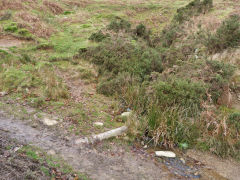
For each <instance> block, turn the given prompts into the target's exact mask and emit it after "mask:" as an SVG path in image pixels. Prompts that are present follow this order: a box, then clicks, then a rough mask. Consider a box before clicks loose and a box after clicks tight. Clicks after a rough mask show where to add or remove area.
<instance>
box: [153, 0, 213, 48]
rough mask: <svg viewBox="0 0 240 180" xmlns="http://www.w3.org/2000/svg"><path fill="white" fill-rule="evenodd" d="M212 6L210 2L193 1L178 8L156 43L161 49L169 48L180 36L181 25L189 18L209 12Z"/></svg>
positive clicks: (207, 0)
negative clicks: (159, 44)
mask: <svg viewBox="0 0 240 180" xmlns="http://www.w3.org/2000/svg"><path fill="white" fill-rule="evenodd" d="M212 6H213V2H212V0H203V1H201V0H193V1H191V2H190V3H189V4H187V5H186V6H184V7H182V8H179V9H178V10H177V13H176V14H175V16H174V17H173V19H172V21H171V23H170V25H168V26H167V27H165V28H164V29H163V31H162V34H161V36H160V38H159V40H156V41H157V42H159V41H160V42H161V44H162V46H163V47H170V46H171V45H172V44H173V42H175V40H176V39H177V38H178V36H179V35H180V34H182V27H181V25H182V23H183V22H184V21H187V20H189V19H190V18H191V17H193V16H196V15H199V14H201V13H205V12H206V11H209V10H210V9H211V8H212Z"/></svg>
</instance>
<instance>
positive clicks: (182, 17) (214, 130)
mask: <svg viewBox="0 0 240 180" xmlns="http://www.w3.org/2000/svg"><path fill="white" fill-rule="evenodd" d="M39 3H40V2H39ZM66 3H67V2H66ZM78 3H79V2H78ZM84 3H86V4H87V3H89V2H87V1H86V2H84ZM4 4H5V5H4ZM40 4H41V3H40ZM7 5H8V6H9V5H13V3H11V1H8V3H7V4H6V3H3V5H2V6H1V7H0V9H1V8H6V6H7ZM18 5H19V4H18ZM13 6H14V5H13ZM24 6H26V9H27V8H29V7H28V3H26V4H24ZM69 6H70V4H69V5H67V6H65V5H64V4H62V5H61V6H59V5H56V4H54V3H45V4H41V7H42V8H43V9H44V8H45V10H46V11H45V12H46V15H45V14H44V15H42V14H40V13H32V12H31V13H29V14H26V13H23V12H21V13H18V14H17V15H18V16H17V15H16V17H15V19H11V18H12V17H11V16H12V15H11V13H10V15H8V14H6V15H4V16H3V19H6V20H3V23H2V27H3V28H2V31H3V32H4V33H6V34H7V35H8V34H11V35H13V36H14V37H18V38H21V39H24V40H31V39H34V40H35V41H36V45H35V46H34V47H28V48H26V49H21V50H22V51H24V52H25V51H26V52H27V53H23V54H22V53H19V51H17V52H14V49H13V52H14V53H15V55H14V53H12V52H10V53H9V52H7V51H4V50H0V57H1V62H0V67H1V68H0V91H7V92H8V93H12V92H15V93H19V94H22V95H23V97H24V98H28V99H29V100H30V102H31V103H32V104H34V106H35V107H38V106H42V105H43V104H44V103H46V100H47V101H51V100H52V101H51V102H54V103H56V101H57V100H62V99H63V100H66V101H70V100H69V99H70V98H69V90H68V89H67V87H66V85H65V84H64V82H63V80H62V79H61V78H60V76H59V75H57V74H56V72H57V69H58V68H59V67H58V68H56V66H58V65H59V64H60V61H64V63H66V62H67V63H69V64H71V65H72V66H78V65H79V64H80V63H81V61H82V60H83V59H84V60H87V61H88V62H90V63H93V64H94V67H95V66H96V67H97V70H98V76H97V78H96V79H95V76H94V75H93V74H92V72H91V71H89V70H88V69H78V71H81V73H80V74H81V76H77V77H75V78H81V79H90V78H92V79H94V81H97V91H98V93H101V94H104V95H106V96H114V97H116V98H118V99H119V100H120V101H121V103H122V105H123V107H124V108H123V109H127V108H130V109H131V110H132V111H133V114H132V116H131V117H130V118H129V119H128V120H127V122H126V123H128V124H129V129H130V130H129V135H130V136H132V137H133V138H137V139H140V140H141V141H142V140H143V141H146V143H149V144H151V143H152V144H155V145H161V146H165V147H166V148H169V147H170V148H172V147H181V144H187V146H189V147H197V148H199V149H202V150H209V151H212V152H214V153H215V154H218V155H221V156H228V155H230V156H232V157H235V158H238V159H240V154H239V151H238V149H240V143H239V140H240V136H239V133H240V129H239V125H238V124H239V117H240V115H239V111H237V110H235V109H232V108H231V105H230V104H228V103H226V102H224V101H223V100H222V98H223V97H224V96H227V95H228V94H229V93H230V90H232V91H234V92H235V91H236V92H238V91H239V90H238V88H237V87H234V84H232V83H231V81H232V79H233V76H234V74H235V71H236V69H237V68H236V67H235V66H234V65H232V64H229V63H228V62H227V61H225V62H222V61H220V60H218V59H215V60H212V59H211V58H209V56H210V55H211V54H214V53H217V52H218V53H219V52H222V51H223V50H228V49H230V48H235V47H237V46H239V45H240V44H239V42H240V18H239V16H238V15H231V16H229V18H227V19H224V20H223V22H222V24H221V25H220V26H219V27H218V28H217V29H216V31H209V30H208V29H206V28H200V27H201V22H200V23H199V29H197V32H194V31H193V32H192V31H190V32H188V31H187V30H188V29H186V26H187V25H189V24H191V23H193V22H192V21H191V20H192V19H193V18H196V17H201V16H204V15H205V14H207V13H209V12H211V10H212V8H213V1H212V0H193V1H192V2H190V3H189V4H187V5H186V6H183V7H181V8H179V9H178V10H177V12H176V14H175V15H174V16H173V18H172V20H171V21H169V22H170V23H169V24H166V26H165V28H163V30H162V31H161V32H160V30H159V32H158V33H155V34H154V33H152V31H151V30H153V29H149V27H148V26H147V25H146V24H145V23H146V22H145V23H143V22H142V21H141V20H139V21H140V22H139V21H137V22H138V23H135V21H134V22H133V21H131V20H129V21H128V20H126V18H127V16H121V17H119V16H118V15H119V12H118V11H119V9H121V7H118V8H116V9H118V11H117V12H115V14H114V13H113V14H107V13H106V12H105V13H106V14H99V13H98V12H97V13H96V12H95V14H94V13H93V15H92V16H91V19H90V20H89V21H87V20H86V19H88V16H90V14H91V13H92V11H93V9H91V8H96V7H95V6H93V7H88V8H89V9H91V11H90V10H89V9H88V10H89V12H90V13H89V12H88V13H89V14H87V15H88V16H87V15H86V17H87V18H86V17H81V18H83V19H79V18H80V17H78V16H74V15H76V14H74V13H75V12H74V10H73V11H69V10H68V8H67V7H69ZM76 6H82V4H80V5H79V4H78V5H76ZM105 6H106V5H105V4H104V5H103V7H105ZM121 6H122V5H121ZM63 7H65V8H63ZM74 7H75V5H74ZM114 7H115V6H114ZM151 8H153V9H158V8H159V6H157V5H156V6H154V5H152V6H150V5H149V6H146V7H142V9H141V7H140V8H139V9H138V8H136V7H131V8H130V9H137V10H138V11H137V10H136V12H135V13H136V14H138V12H140V11H143V12H146V11H147V10H149V9H151ZM13 9H14V8H13ZM73 9H74V8H73ZM128 10H129V9H128ZM124 11H125V10H124ZM84 13H86V12H85V11H84ZM84 13H83V16H84ZM55 14H57V15H58V16H59V17H61V16H62V17H64V18H62V19H64V21H61V19H60V18H59V19H58V18H56V17H55V16H54V15H55ZM153 14H155V13H153ZM115 15H116V16H115ZM102 17H105V18H104V20H103V19H101V18H102ZM17 18H20V19H21V21H22V20H24V19H27V20H29V21H24V22H25V23H19V22H17V21H18V20H19V19H17ZM54 18H55V19H54ZM84 18H85V19H84ZM135 18H136V17H135ZM40 19H44V21H41V24H38V23H40V21H39V20H40ZM99 19H101V20H103V22H104V23H105V22H109V24H108V25H107V26H106V27H105V28H102V25H99V24H100V23H99ZM0 21H1V19H0ZM65 21H66V22H67V23H66V22H65ZM78 21H79V22H80V23H81V24H80V25H79V24H78V23H79V22H78ZM166 21H167V20H165V19H164V23H165V22H166ZM53 22H54V23H55V24H54V26H56V28H55V29H54V30H53V29H51V28H50V27H51V26H50V25H49V24H50V23H53ZM68 22H71V23H72V24H73V25H72V26H71V25H70V24H71V23H69V24H68ZM83 22H84V23H85V24H82V23H83ZM92 22H95V24H96V27H95V24H94V25H92V24H91V23H92ZM62 23H63V24H64V23H65V24H64V26H60V25H61V24H62ZM155 23H159V22H155ZM56 24H57V25H58V26H59V27H58V26H57V25H56ZM160 24H161V23H160ZM162 24H163V23H162ZM47 25H49V26H47ZM34 26H36V27H37V28H35V29H31V27H34ZM46 27H48V28H46ZM189 27H190V25H189ZM159 29H160V27H159ZM93 31H94V32H93ZM44 38H45V39H44ZM84 38H85V39H84ZM209 54H210V55H209ZM58 63H59V64H58ZM64 63H63V65H62V66H64V65H65V64H64ZM60 69H61V68H60ZM71 70H72V69H71ZM71 70H68V71H70V74H74V73H76V72H72V71H71ZM230 94H231V93H230ZM57 103H59V102H57ZM60 103H62V102H60ZM64 103H65V102H64ZM64 103H62V104H64ZM69 106H70V105H69ZM79 107H80V105H79V106H77V108H76V109H73V110H72V111H71V112H68V113H69V114H71V118H72V117H75V121H80V120H79V119H80V118H79V116H77V114H81V113H82V112H80V110H79V109H80V108H79ZM82 114H83V113H82ZM83 116H84V115H83ZM84 118H85V116H84ZM72 119H74V118H72ZM72 119H71V120H72ZM85 119H87V118H85ZM87 120H88V119H87ZM81 125H82V124H81Z"/></svg>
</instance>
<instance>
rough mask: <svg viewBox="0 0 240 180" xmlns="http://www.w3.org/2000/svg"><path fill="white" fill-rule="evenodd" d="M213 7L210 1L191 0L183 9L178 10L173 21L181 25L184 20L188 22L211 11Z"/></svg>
mask: <svg viewBox="0 0 240 180" xmlns="http://www.w3.org/2000/svg"><path fill="white" fill-rule="evenodd" d="M212 6H213V1H212V0H203V1H201V0H193V1H192V2H190V3H189V4H188V5H186V6H185V7H182V8H179V9H178V10H177V14H176V15H175V16H174V18H173V21H175V22H177V23H182V22H183V21H185V20H188V19H189V18H191V17H192V16H195V15H198V14H200V13H204V12H206V11H208V10H209V9H211V8H212Z"/></svg>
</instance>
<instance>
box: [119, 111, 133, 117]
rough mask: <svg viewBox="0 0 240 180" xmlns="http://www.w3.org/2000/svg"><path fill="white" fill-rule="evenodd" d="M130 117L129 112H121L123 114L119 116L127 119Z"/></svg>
mask: <svg viewBox="0 0 240 180" xmlns="http://www.w3.org/2000/svg"><path fill="white" fill-rule="evenodd" d="M130 115H131V112H123V113H122V114H121V116H122V117H128V116H130Z"/></svg>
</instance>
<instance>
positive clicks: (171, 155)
mask: <svg viewBox="0 0 240 180" xmlns="http://www.w3.org/2000/svg"><path fill="white" fill-rule="evenodd" d="M155 154H156V156H159V157H169V158H175V157H176V154H175V153H174V152H172V151H155Z"/></svg>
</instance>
